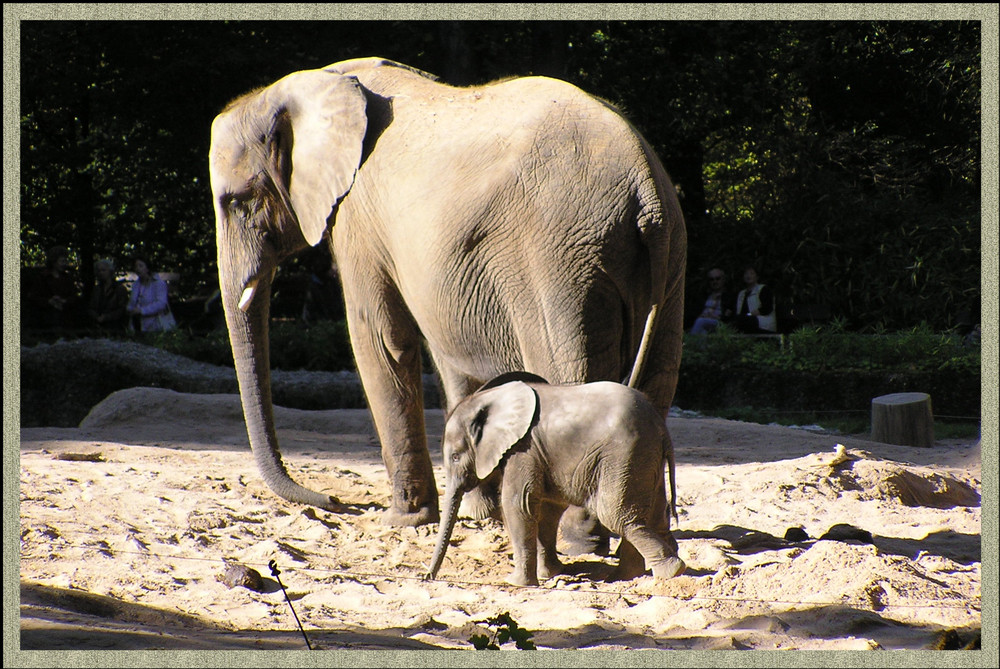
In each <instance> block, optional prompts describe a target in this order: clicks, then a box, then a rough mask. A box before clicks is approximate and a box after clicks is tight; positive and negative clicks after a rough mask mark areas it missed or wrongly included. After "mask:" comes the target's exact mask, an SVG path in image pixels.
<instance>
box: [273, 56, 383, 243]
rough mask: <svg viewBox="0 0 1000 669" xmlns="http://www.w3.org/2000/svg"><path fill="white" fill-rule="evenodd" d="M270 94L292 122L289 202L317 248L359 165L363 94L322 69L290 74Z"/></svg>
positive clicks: (352, 80)
mask: <svg viewBox="0 0 1000 669" xmlns="http://www.w3.org/2000/svg"><path fill="white" fill-rule="evenodd" d="M268 92H269V97H271V96H273V97H272V100H273V104H275V106H276V107H277V108H279V109H283V110H284V111H285V112H286V113H287V114H288V118H289V120H290V122H291V128H292V142H291V144H292V152H291V158H292V160H291V163H292V164H291V174H290V177H289V183H288V184H287V187H288V193H289V199H290V200H291V206H292V209H293V210H294V212H295V216H296V218H298V221H299V227H300V229H301V230H302V236H303V237H304V238H305V240H306V241H307V242H308V243H309V245H310V246H315V245H316V244H318V243H319V241H320V239H322V237H323V233H324V232H326V227H327V219H329V217H330V214H331V213H332V212H333V208H334V207H335V206H336V205H337V203H338V202H339V201H340V199H341V198H343V197H344V195H346V194H347V192H348V191H349V190H350V189H351V186H352V185H353V184H354V176H355V174H356V173H357V170H358V167H359V166H360V165H361V153H362V145H363V143H364V138H365V132H366V130H367V128H368V117H367V116H366V114H365V108H366V101H365V96H364V93H362V91H361V86H360V84H358V80H357V79H355V78H354V77H347V76H343V75H340V74H334V73H331V72H326V71H324V70H308V71H305V72H296V73H294V74H290V75H288V76H287V77H285V78H284V79H281V80H279V81H278V82H276V83H275V84H274V85H273V86H272V87H271V89H270V90H269V91H268Z"/></svg>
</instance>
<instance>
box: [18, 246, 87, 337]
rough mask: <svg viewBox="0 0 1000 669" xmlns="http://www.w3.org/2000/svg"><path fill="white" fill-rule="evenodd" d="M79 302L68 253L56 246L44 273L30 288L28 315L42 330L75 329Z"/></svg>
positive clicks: (27, 302)
mask: <svg viewBox="0 0 1000 669" xmlns="http://www.w3.org/2000/svg"><path fill="white" fill-rule="evenodd" d="M79 301H80V300H79V294H78V292H77V285H76V279H75V277H74V276H73V272H72V269H71V267H70V263H69V251H68V250H67V249H66V247H65V246H54V247H52V248H51V249H49V250H48V253H47V254H46V260H45V270H44V271H43V272H42V273H41V274H40V275H38V276H37V277H35V279H34V280H33V281H32V282H31V285H29V286H28V291H27V295H26V300H25V302H26V303H25V305H24V306H25V311H27V312H28V313H26V314H25V315H26V316H27V317H28V318H29V319H31V320H33V321H34V323H35V324H37V325H38V326H40V327H43V328H52V329H62V328H67V327H73V326H74V325H76V324H77V323H76V316H77V310H78V309H79Z"/></svg>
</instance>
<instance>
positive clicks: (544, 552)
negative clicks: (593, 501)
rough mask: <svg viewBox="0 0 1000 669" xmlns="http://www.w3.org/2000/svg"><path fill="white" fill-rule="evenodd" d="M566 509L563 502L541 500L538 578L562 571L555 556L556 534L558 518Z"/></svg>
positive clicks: (555, 574)
mask: <svg viewBox="0 0 1000 669" xmlns="http://www.w3.org/2000/svg"><path fill="white" fill-rule="evenodd" d="M565 510H566V505H565V504H559V503H557V502H551V501H548V500H543V501H542V503H541V507H540V509H539V517H538V568H537V571H538V578H539V579H541V580H545V579H549V578H552V577H553V576H557V575H558V574H560V573H562V567H563V565H562V563H561V562H560V561H559V558H558V557H557V556H556V536H557V535H558V532H559V518H560V517H561V516H562V514H563V511H565Z"/></svg>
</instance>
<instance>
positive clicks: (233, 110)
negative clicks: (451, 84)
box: [209, 70, 367, 509]
mask: <svg viewBox="0 0 1000 669" xmlns="http://www.w3.org/2000/svg"><path fill="white" fill-rule="evenodd" d="M365 108H366V102H365V96H364V94H363V93H362V91H361V89H360V87H359V85H358V83H357V81H356V80H355V79H354V78H351V77H346V76H343V75H341V74H337V73H332V72H328V71H323V70H311V71H305V72H297V73H295V74H291V75H289V76H287V77H285V78H283V79H281V80H279V81H277V82H276V83H274V84H273V85H271V86H268V87H266V88H263V89H259V90H256V91H253V92H251V93H249V94H247V95H245V96H243V97H241V98H239V99H237V100H235V101H233V102H232V103H230V105H229V106H228V107H227V108H226V109H225V110H224V111H223V112H222V113H220V114H219V115H218V116H217V117H216V119H215V121H214V122H213V124H212V140H211V149H210V154H209V167H210V172H211V185H212V197H213V200H214V206H215V219H216V243H217V251H218V268H219V286H220V289H221V294H222V300H223V306H224V309H225V313H226V323H227V325H228V326H229V335H230V342H231V344H232V348H233V359H234V362H235V366H236V373H237V379H238V381H239V385H240V396H241V398H242V402H243V411H244V416H245V418H246V424H247V432H248V436H249V439H250V445H251V447H252V449H253V453H254V457H255V459H256V460H257V464H258V466H259V468H260V470H261V473H262V474H263V476H264V479H265V481H266V482H267V484H268V486H269V487H270V488H271V489H272V490H273V491H274V492H275V493H276V494H278V495H279V496H281V497H283V498H285V499H287V500H289V501H292V502H298V503H302V504H309V505H313V506H318V507H321V508H326V509H331V508H333V507H334V501H333V500H332V499H331V498H330V497H329V496H327V495H322V494H319V493H316V492H313V491H311V490H308V489H306V488H303V487H302V486H300V485H298V484H297V483H295V482H294V481H292V480H291V478H290V477H289V476H288V473H287V471H286V470H285V466H284V464H283V463H282V460H281V454H280V451H279V448H278V442H277V437H276V435H275V430H274V419H273V414H272V406H271V383H270V360H269V351H268V317H269V303H270V295H271V282H272V279H273V277H274V273H275V271H276V269H277V267H278V264H279V263H280V262H281V261H282V260H283V259H285V258H287V257H289V256H290V255H292V254H294V253H296V252H297V251H300V250H302V249H304V248H305V247H306V246H307V245H309V246H313V245H316V244H318V243H319V242H320V240H321V239H322V238H323V236H324V234H326V232H327V228H328V226H329V225H330V224H331V222H332V220H333V217H334V215H335V210H336V206H337V203H338V202H339V200H340V199H341V198H343V197H344V195H345V194H346V193H347V192H348V191H349V190H350V188H351V185H352V184H353V182H354V177H355V174H356V172H357V169H358V166H359V164H360V162H361V155H362V143H363V141H364V137H365V132H366V128H367V118H366V115H365ZM293 165H294V169H293Z"/></svg>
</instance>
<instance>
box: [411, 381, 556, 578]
mask: <svg viewBox="0 0 1000 669" xmlns="http://www.w3.org/2000/svg"><path fill="white" fill-rule="evenodd" d="M484 388H487V389H486V390H479V391H477V392H476V393H474V394H473V395H470V396H469V397H468V398H466V399H465V400H463V401H462V402H461V403H460V404H459V405H458V406H456V407H455V410H454V411H453V412H452V414H451V416H450V417H449V418H448V421H447V423H446V424H445V431H444V438H443V441H442V451H443V453H444V471H445V494H444V510H443V512H442V515H441V524H440V529H439V531H438V540H437V546H436V547H435V549H434V557H433V559H432V560H431V567H430V570H429V572H428V577H429V578H434V577H435V576H436V575H437V572H438V569H440V568H441V563H442V562H443V561H444V554H445V551H446V550H447V548H448V541H449V540H450V539H451V533H452V530H454V528H455V519H456V518H457V516H458V507H459V505H460V503H461V501H462V495H464V494H465V493H466V492H468V491H469V490H472V489H473V488H475V487H476V486H477V485H479V484H480V483H481V482H482V481H484V480H486V479H487V478H489V477H490V476H491V475H492V474H493V473H494V472H496V471H497V469H498V468H499V467H500V465H501V463H502V462H503V460H504V457H505V456H506V455H507V454H508V453H510V451H511V449H513V448H514V447H515V446H517V445H518V444H520V443H522V441H523V440H524V439H525V437H526V436H527V435H528V432H529V430H530V429H531V427H532V425H534V424H535V422H536V421H537V420H538V396H537V395H536V394H535V391H534V390H532V389H531V387H529V386H528V385H527V384H525V383H523V382H520V381H513V382H510V383H504V384H503V385H499V386H495V387H494V386H493V384H492V382H491V383H488V384H486V385H485V386H484Z"/></svg>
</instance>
